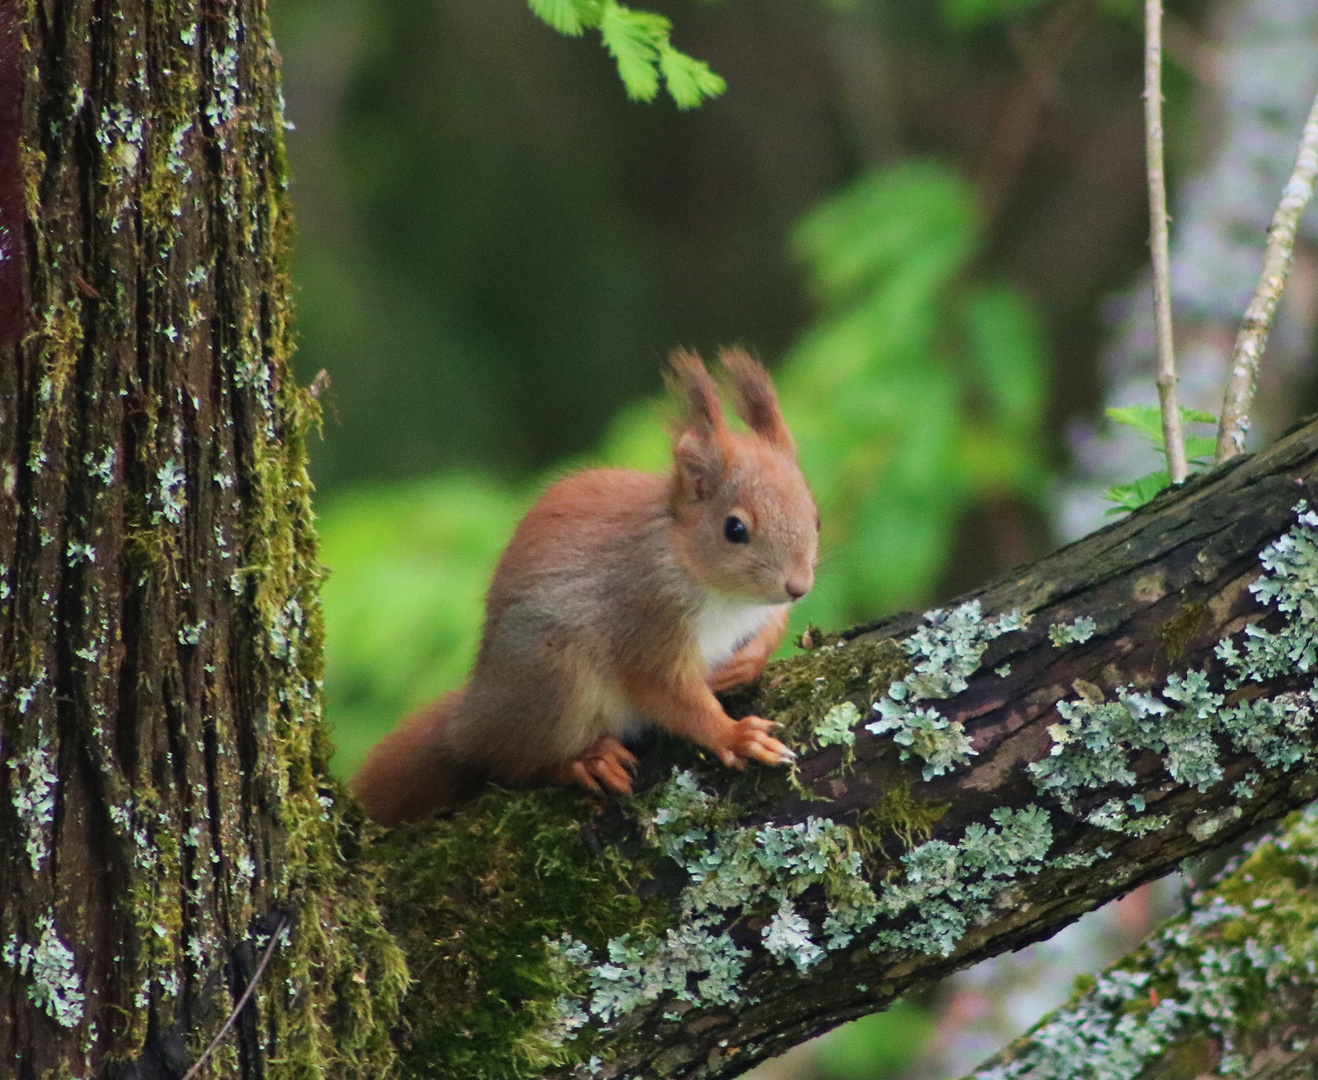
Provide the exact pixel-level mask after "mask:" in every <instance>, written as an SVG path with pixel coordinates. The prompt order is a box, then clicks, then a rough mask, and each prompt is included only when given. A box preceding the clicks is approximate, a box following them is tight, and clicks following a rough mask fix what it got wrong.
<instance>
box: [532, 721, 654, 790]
mask: <svg viewBox="0 0 1318 1080" xmlns="http://www.w3.org/2000/svg"><path fill="white" fill-rule="evenodd" d="M635 771H636V755H635V754H633V753H632V752H631V751H630V750H628V749H627V747H625V746H623V745H622V743H620V742H619V741H618V740H617V739H615V738H614V737H613V736H612V735H601V736H600V737H599V738H598V739H596V740H595V741H594V742H593V743H592V744H591V745H590V747H589V748H587V749H586V750H585V751H584V752H583V753H582V754H580V755H579V756H577V757H575V758H573V759H572V760H571V761H565V762H563V764H562V765H559V766H557V767H556V768H555V769H554V771H553V772H552V773H551V774H550V775H551V777H552V779H553V780H554V781H555V783H559V784H568V785H572V784H577V785H579V786H581V787H583V788H585V789H586V790H587V791H589V792H592V793H593V794H596V795H603V794H604V790H605V789H606V788H607V789H608V790H609V791H611V792H613V793H614V794H615V795H630V794H631V793H632V774H633V773H634V772H635Z"/></svg>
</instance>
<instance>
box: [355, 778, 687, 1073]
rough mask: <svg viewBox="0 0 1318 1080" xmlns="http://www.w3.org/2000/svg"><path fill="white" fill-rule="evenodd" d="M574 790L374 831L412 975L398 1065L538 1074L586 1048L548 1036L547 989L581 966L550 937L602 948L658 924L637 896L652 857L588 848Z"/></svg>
mask: <svg viewBox="0 0 1318 1080" xmlns="http://www.w3.org/2000/svg"><path fill="white" fill-rule="evenodd" d="M579 803H580V799H579V798H578V797H577V796H575V795H573V794H571V793H569V792H565V791H557V790H551V791H529V792H527V791H523V792H507V791H502V790H497V789H491V790H489V791H488V792H487V793H486V794H485V795H484V796H483V797H482V798H481V799H479V800H478V801H477V802H475V803H474V804H472V805H471V806H470V807H467V808H464V809H463V810H462V811H460V812H459V813H458V814H456V815H455V816H453V817H451V818H447V819H445V820H441V821H430V822H424V823H421V824H416V825H410V826H406V827H404V828H400V829H395V830H393V831H391V832H389V833H387V834H385V835H383V836H381V837H380V838H379V839H377V840H376V841H375V842H374V843H373V845H372V850H371V858H372V860H373V861H374V862H375V863H376V864H377V865H379V866H382V867H385V868H386V869H385V870H384V871H383V879H382V887H381V892H380V895H381V899H382V902H383V904H384V906H385V911H386V918H387V922H388V925H389V928H390V929H391V930H392V931H393V933H394V934H395V935H397V938H398V940H399V941H400V942H401V943H402V945H403V947H404V948H405V950H406V952H407V956H408V961H409V963H410V965H411V968H412V970H413V972H414V973H415V974H416V975H417V977H418V983H417V985H416V986H415V988H414V989H413V992H412V994H411V995H410V996H409V997H408V999H407V1001H406V1003H405V1005H404V1011H403V1017H404V1030H405V1032H406V1035H405V1036H404V1041H405V1043H406V1046H405V1047H404V1049H403V1053H402V1068H403V1072H404V1074H405V1075H407V1076H414V1077H455V1078H462V1080H468V1078H470V1077H482V1078H488V1080H498V1078H504V1077H508V1078H512V1077H529V1076H538V1075H540V1073H542V1072H543V1071H544V1070H545V1068H547V1067H548V1066H551V1065H554V1064H563V1063H566V1062H569V1061H581V1060H584V1059H585V1057H586V1056H588V1054H589V1051H588V1043H589V1035H588V1034H587V1035H586V1036H584V1037H582V1038H578V1039H576V1040H574V1041H572V1042H569V1043H568V1044H567V1045H565V1046H564V1045H558V1044H556V1042H555V1040H554V1038H553V1036H552V1031H551V1029H552V1028H553V1027H554V1025H555V1023H556V1022H557V1021H559V1020H560V1019H561V1016H560V1014H559V1011H558V1009H557V1007H556V1004H555V1003H556V1001H557V999H558V998H559V997H560V996H562V995H566V994H571V993H573V992H574V991H575V989H576V987H577V984H578V983H579V979H578V978H577V976H576V973H574V972H572V971H570V970H569V969H568V968H567V967H566V966H565V965H564V964H563V963H562V962H561V959H560V957H559V954H558V952H557V950H556V949H555V948H554V947H553V946H552V945H551V944H550V939H558V938H559V937H560V935H562V934H564V933H567V934H570V935H571V936H572V937H574V938H576V939H578V940H580V941H582V942H585V943H586V944H587V945H588V946H590V947H591V948H592V949H593V950H596V951H600V952H602V951H603V950H604V949H605V947H606V946H607V944H608V942H609V941H611V940H613V939H615V938H617V937H620V936H622V935H624V934H632V935H637V936H639V937H641V938H649V937H652V936H653V935H655V934H657V933H660V932H662V931H663V930H664V929H666V925H665V924H664V923H662V922H661V921H659V920H660V913H662V912H663V911H666V910H667V905H661V904H658V903H656V904H655V905H654V907H653V908H648V907H647V906H646V905H645V904H643V903H642V902H641V901H640V900H638V899H637V888H638V886H639V885H640V884H641V881H640V880H639V879H640V878H644V877H645V876H648V874H649V873H650V871H651V869H652V868H653V866H654V864H655V863H656V862H657V861H658V860H656V859H655V858H653V857H652V856H647V855H646V853H645V852H641V853H639V855H638V857H636V858H634V859H633V858H629V857H625V856H624V855H623V854H622V853H620V852H618V851H616V850H614V849H610V848H606V849H602V850H592V845H591V844H590V842H589V840H588V837H589V835H590V823H589V821H583V822H581V823H580V824H575V823H572V822H573V820H574V819H575V818H579V817H581V816H582V813H581V807H580V805H579Z"/></svg>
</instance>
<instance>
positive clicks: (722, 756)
mask: <svg viewBox="0 0 1318 1080" xmlns="http://www.w3.org/2000/svg"><path fill="white" fill-rule="evenodd" d="M732 725H733V727H732V732H731V736H732V737H731V739H730V740H729V742H728V744H727V745H726V746H724V747H721V748H719V750H718V751H717V752H718V756H719V760H721V761H722V762H723V764H724V765H727V766H730V767H731V768H734V769H744V768H745V767H746V762H747V761H759V762H762V763H763V764H765V765H790V764H792V762H794V761H795V760H796V754H795V753H794V752H793V751H792V749H791V748H790V747H789V746H787V745H786V744H785V743H782V742H779V741H778V740H777V739H775V738H774V737H773V736H772V735H770V734H769V732H770V731H772V730H773V729H774V728H780V727H782V724H779V723H776V722H775V721H773V720H765V719H764V718H763V717H760V716H746V717H743V718H742V719H740V720H734V721H733V722H732Z"/></svg>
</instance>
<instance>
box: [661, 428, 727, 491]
mask: <svg viewBox="0 0 1318 1080" xmlns="http://www.w3.org/2000/svg"><path fill="white" fill-rule="evenodd" d="M673 466H674V469H675V471H676V473H677V492H678V495H679V496H680V497H681V498H682V499H684V500H685V501H688V502H703V501H704V500H705V499H708V498H709V497H710V496H711V495H713V494H714V492H715V491H717V490H718V486H719V484H720V483H721V482H722V481H723V474H724V472H725V468H726V467H725V464H724V458H723V451H722V448H721V447H720V445H719V443H718V441H717V440H716V439H711V438H708V437H707V436H705V435H703V434H701V433H700V432H698V431H694V430H687V431H684V432H682V434H680V435H679V436H678V437H677V441H676V442H675V443H673Z"/></svg>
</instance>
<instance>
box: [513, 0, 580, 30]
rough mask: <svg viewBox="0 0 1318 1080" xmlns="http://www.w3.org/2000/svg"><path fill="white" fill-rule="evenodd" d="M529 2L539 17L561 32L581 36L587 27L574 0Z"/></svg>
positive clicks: (532, 0)
mask: <svg viewBox="0 0 1318 1080" xmlns="http://www.w3.org/2000/svg"><path fill="white" fill-rule="evenodd" d="M527 3H528V4H529V5H530V8H531V11H532V12H533V13H534V14H535V16H536V17H537V18H538V19H540V20H541V21H542V22H547V23H548V24H549V25H550V26H552V27H553V28H554V29H555V30H557V31H558V32H559V33H560V34H566V35H567V36H568V37H580V36H581V31H582V30H583V29H584V28H585V27H584V25H583V24H582V21H581V15H580V13H579V12H578V11H577V5H576V4H575V3H574V2H573V0H527Z"/></svg>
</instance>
